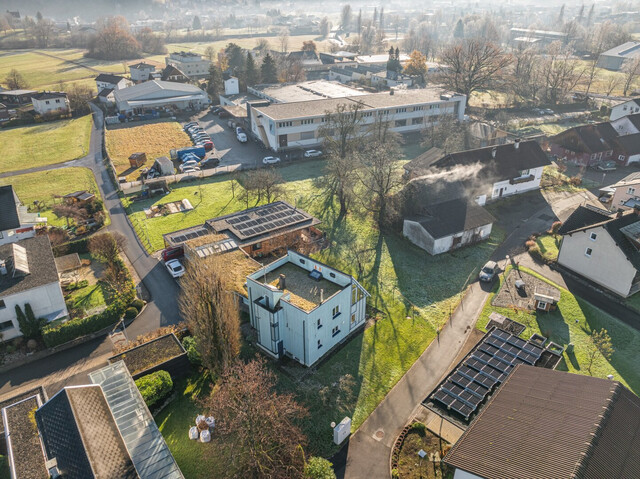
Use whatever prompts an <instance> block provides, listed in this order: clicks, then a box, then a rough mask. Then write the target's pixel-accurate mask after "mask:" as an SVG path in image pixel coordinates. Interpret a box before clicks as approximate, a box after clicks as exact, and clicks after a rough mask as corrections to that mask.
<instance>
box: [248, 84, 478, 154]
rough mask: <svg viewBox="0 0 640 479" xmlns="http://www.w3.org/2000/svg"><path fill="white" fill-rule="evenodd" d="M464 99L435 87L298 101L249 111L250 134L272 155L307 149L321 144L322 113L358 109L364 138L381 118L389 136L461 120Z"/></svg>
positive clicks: (323, 115) (257, 107)
mask: <svg viewBox="0 0 640 479" xmlns="http://www.w3.org/2000/svg"><path fill="white" fill-rule="evenodd" d="M466 100H467V97H466V96H465V95H461V94H456V93H450V92H446V91H444V90H442V89H440V88H437V87H429V88H423V89H419V90H398V91H394V90H392V91H391V92H386V93H374V94H361V95H355V96H348V97H343V98H325V99H320V100H303V101H294V102H289V103H277V104H271V105H268V106H251V104H249V105H250V108H249V118H248V121H249V125H250V129H251V132H252V133H253V134H254V135H255V136H256V137H257V138H259V139H260V140H261V141H262V143H263V144H264V145H265V146H266V147H267V148H269V149H270V150H273V151H276V152H277V151H285V150H287V149H291V148H311V147H316V146H319V145H321V144H322V141H323V138H322V137H321V136H320V135H319V130H320V128H321V126H322V125H323V124H324V123H325V121H326V117H327V113H328V112H329V113H331V112H335V111H336V108H337V107H338V106H340V105H346V106H347V108H350V107H352V106H353V107H356V106H357V107H358V108H359V111H360V115H361V118H360V127H361V129H362V131H363V134H366V130H367V128H368V127H369V126H372V125H373V124H374V123H375V122H376V121H379V119H380V117H382V118H384V120H385V121H388V122H391V123H392V125H391V128H390V130H391V131H395V132H398V133H408V132H412V131H420V130H421V129H423V128H424V126H425V124H427V123H430V122H437V121H438V118H440V117H441V116H443V115H452V116H454V117H456V118H457V119H458V120H462V119H463V118H464V112H465V106H466Z"/></svg>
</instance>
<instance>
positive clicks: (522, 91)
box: [509, 47, 542, 101]
mask: <svg viewBox="0 0 640 479" xmlns="http://www.w3.org/2000/svg"><path fill="white" fill-rule="evenodd" d="M510 72H511V74H510V75H509V87H510V90H511V92H512V93H513V94H514V95H515V96H516V97H519V98H521V99H524V100H533V101H536V100H537V99H538V95H539V92H540V90H541V89H542V82H541V68H540V56H539V54H538V52H537V51H536V50H535V49H533V48H522V47H518V48H516V49H515V50H514V52H513V63H512V67H511V70H510Z"/></svg>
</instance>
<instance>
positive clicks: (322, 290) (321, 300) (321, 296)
mask: <svg viewBox="0 0 640 479" xmlns="http://www.w3.org/2000/svg"><path fill="white" fill-rule="evenodd" d="M322 303H324V289H321V290H320V304H322Z"/></svg>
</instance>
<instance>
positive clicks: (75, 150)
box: [0, 115, 91, 172]
mask: <svg viewBox="0 0 640 479" xmlns="http://www.w3.org/2000/svg"><path fill="white" fill-rule="evenodd" d="M90 137H91V115H87V116H83V117H81V118H76V119H72V120H59V121H52V122H49V123H42V124H39V125H35V126H23V127H17V128H10V129H7V130H0V171H2V172H6V171H17V170H24V169H27V168H34V167H36V166H44V165H52V164H55V163H64V162H65V161H69V160H74V159H76V158H82V157H83V156H84V155H86V154H87V153H88V152H89V139H90Z"/></svg>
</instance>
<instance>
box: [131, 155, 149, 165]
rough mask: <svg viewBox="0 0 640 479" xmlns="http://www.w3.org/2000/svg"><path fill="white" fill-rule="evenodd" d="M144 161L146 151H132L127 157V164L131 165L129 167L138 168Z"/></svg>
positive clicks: (145, 159)
mask: <svg viewBox="0 0 640 479" xmlns="http://www.w3.org/2000/svg"><path fill="white" fill-rule="evenodd" d="M146 161H147V154H146V153H134V154H132V155H131V156H130V157H129V165H131V168H140V167H141V166H142V165H144V164H145V163H146Z"/></svg>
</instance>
